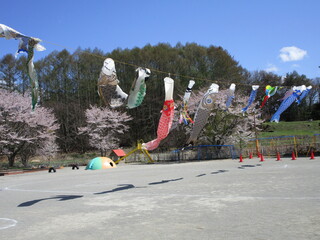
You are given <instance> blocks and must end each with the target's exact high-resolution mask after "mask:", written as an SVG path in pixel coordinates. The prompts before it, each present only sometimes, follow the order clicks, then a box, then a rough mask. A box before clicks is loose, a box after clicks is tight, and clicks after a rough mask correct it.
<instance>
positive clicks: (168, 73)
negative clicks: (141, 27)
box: [42, 41, 320, 89]
mask: <svg viewBox="0 0 320 240" xmlns="http://www.w3.org/2000/svg"><path fill="white" fill-rule="evenodd" d="M42 42H45V43H48V44H51V45H55V46H58V47H62V48H65V49H68V50H73V51H76V49H74V48H71V47H66V46H64V45H61V44H57V43H53V42H49V41H42ZM80 52H82V53H85V54H88V55H91V56H94V57H97V58H101V59H103V60H105V56H102V55H98V54H95V53H90V52H87V51H84V50H80ZM113 60H114V61H115V62H117V63H120V64H123V65H128V66H131V67H134V68H138V67H141V66H139V65H136V64H132V63H127V62H123V61H119V60H117V59H113ZM319 67H320V66H319ZM148 68H149V69H150V70H151V72H157V73H162V74H165V75H168V76H169V77H171V75H172V76H175V77H180V78H184V79H193V80H200V81H204V82H210V83H212V82H216V83H220V84H228V83H226V82H225V81H217V80H215V81H212V80H210V79H207V78H199V77H193V76H187V75H180V74H175V73H170V72H165V71H161V70H158V69H154V68H150V67H148ZM236 85H238V86H250V87H251V86H252V84H246V83H236ZM279 86H281V87H287V88H291V87H292V86H285V85H279ZM311 86H312V87H315V89H317V88H318V86H313V85H311Z"/></svg>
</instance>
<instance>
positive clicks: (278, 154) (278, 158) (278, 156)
mask: <svg viewBox="0 0 320 240" xmlns="http://www.w3.org/2000/svg"><path fill="white" fill-rule="evenodd" d="M280 160H281V159H280V153H279V152H277V161H280Z"/></svg>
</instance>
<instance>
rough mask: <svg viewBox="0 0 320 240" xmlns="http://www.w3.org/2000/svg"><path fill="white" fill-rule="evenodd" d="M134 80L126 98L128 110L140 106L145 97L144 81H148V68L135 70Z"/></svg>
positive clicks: (145, 87) (149, 72)
mask: <svg viewBox="0 0 320 240" xmlns="http://www.w3.org/2000/svg"><path fill="white" fill-rule="evenodd" d="M136 73H137V75H136V79H135V80H134V82H133V84H132V87H131V89H130V92H129V97H128V103H127V107H128V108H135V107H138V106H140V105H141V103H142V101H143V99H144V96H145V95H146V89H147V86H146V81H147V80H148V79H149V77H150V74H151V71H150V69H149V68H141V67H139V68H137V69H136Z"/></svg>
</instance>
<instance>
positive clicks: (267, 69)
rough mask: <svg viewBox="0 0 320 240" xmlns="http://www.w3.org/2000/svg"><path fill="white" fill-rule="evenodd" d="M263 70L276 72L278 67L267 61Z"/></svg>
mask: <svg viewBox="0 0 320 240" xmlns="http://www.w3.org/2000/svg"><path fill="white" fill-rule="evenodd" d="M265 71H266V72H278V71H279V69H278V68H277V67H276V66H275V65H273V64H271V63H269V64H268V67H267V68H266V69H265Z"/></svg>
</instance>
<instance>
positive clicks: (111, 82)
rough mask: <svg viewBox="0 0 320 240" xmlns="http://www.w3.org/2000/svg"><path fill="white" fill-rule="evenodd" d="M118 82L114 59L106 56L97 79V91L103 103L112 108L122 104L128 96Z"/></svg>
mask: <svg viewBox="0 0 320 240" xmlns="http://www.w3.org/2000/svg"><path fill="white" fill-rule="evenodd" d="M119 82H120V81H119V80H118V78H117V72H116V66H115V64H114V61H113V59H112V58H107V59H106V60H104V62H103V67H102V69H101V72H100V76H99V79H98V93H99V96H100V97H101V98H102V99H103V101H104V103H105V104H108V105H109V106H110V107H112V108H114V107H120V106H122V105H123V104H124V102H125V101H126V100H127V97H128V94H126V93H125V92H123V91H122V89H121V88H120V87H119V85H118V83H119Z"/></svg>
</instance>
